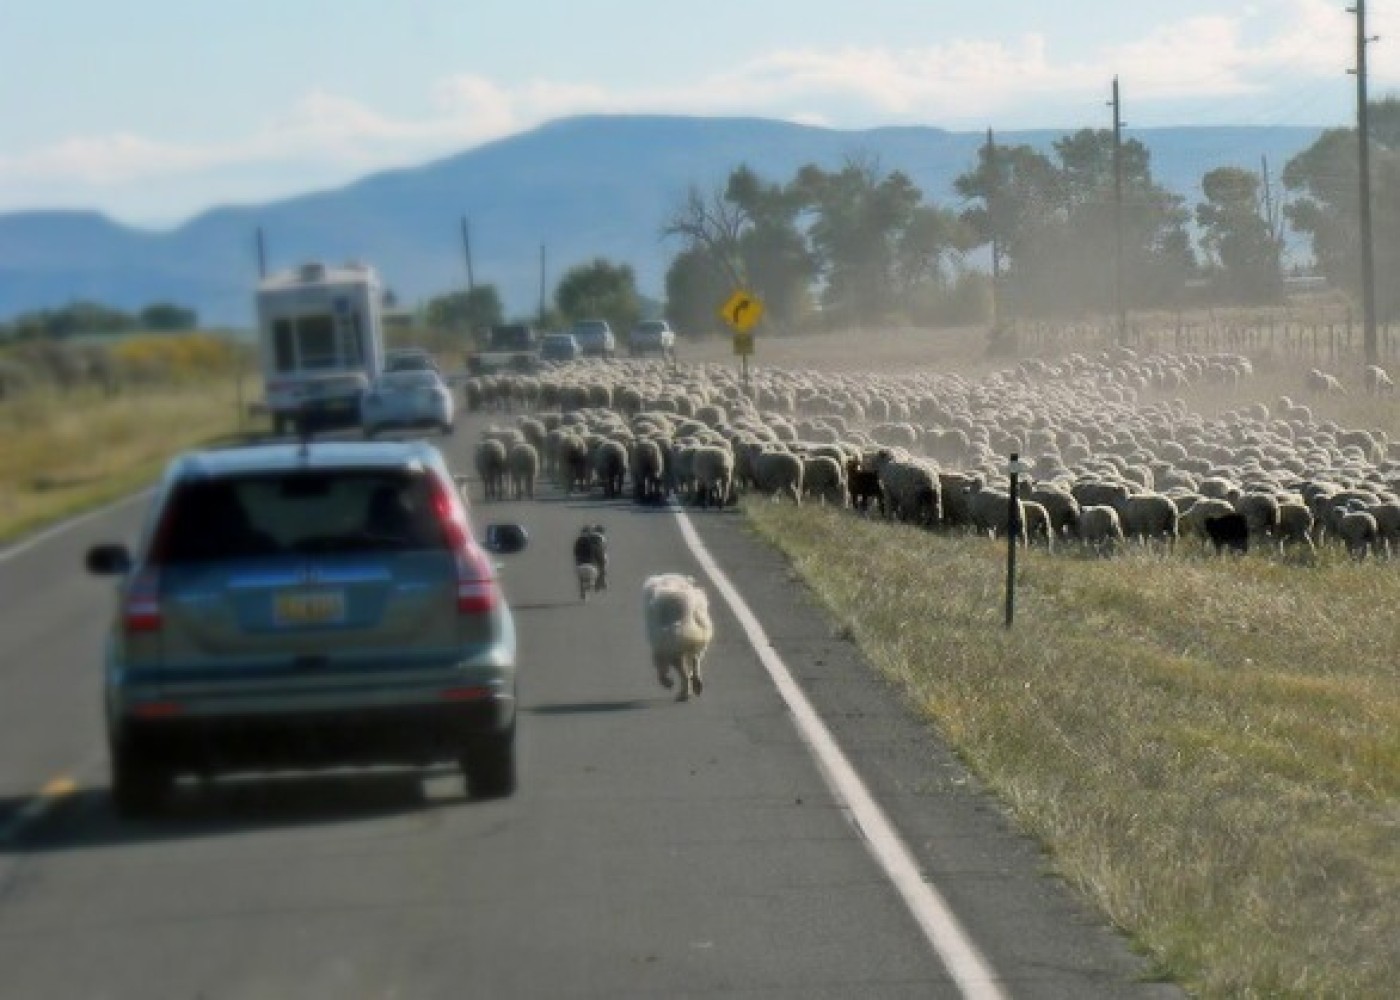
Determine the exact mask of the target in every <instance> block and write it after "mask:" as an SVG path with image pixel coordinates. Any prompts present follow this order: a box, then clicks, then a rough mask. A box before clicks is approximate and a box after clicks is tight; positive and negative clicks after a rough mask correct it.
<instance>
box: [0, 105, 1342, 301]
mask: <svg viewBox="0 0 1400 1000" xmlns="http://www.w3.org/2000/svg"><path fill="white" fill-rule="evenodd" d="M1320 131H1321V129H1319V128H1311V127H1297V126H1277V127H1245V126H1241V127H1229V126H1212V127H1200V128H1195V127H1179V128H1160V129H1138V130H1133V131H1132V132H1131V133H1130V136H1131V137H1133V138H1136V139H1139V140H1140V141H1142V142H1143V143H1144V144H1146V145H1147V146H1148V148H1149V149H1150V150H1151V152H1152V165H1153V171H1154V174H1155V175H1156V177H1157V178H1158V180H1159V181H1160V182H1161V183H1162V184H1164V185H1165V186H1166V187H1168V188H1170V189H1171V190H1173V191H1176V192H1178V193H1179V194H1182V195H1183V196H1185V197H1186V198H1187V200H1188V202H1189V203H1191V204H1192V205H1194V204H1195V202H1196V201H1197V200H1199V198H1200V179H1201V176H1202V175H1203V174H1204V173H1205V172H1206V171H1208V170H1210V169H1212V168H1214V167H1217V166H1222V165H1234V166H1241V167H1247V168H1249V169H1254V170H1257V169H1259V166H1260V162H1261V157H1264V158H1267V160H1268V163H1269V166H1270V170H1271V171H1272V173H1273V175H1274V176H1275V177H1277V176H1278V175H1279V174H1280V173H1281V172H1282V169H1283V166H1284V164H1285V163H1286V162H1287V161H1288V160H1289V159H1290V158H1291V157H1292V156H1294V155H1295V154H1297V153H1298V152H1300V151H1301V150H1303V149H1304V148H1306V147H1307V146H1308V145H1309V144H1311V143H1312V142H1313V140H1314V139H1316V137H1317V136H1318V135H1319V133H1320ZM1063 134H1064V131H1063V130H1053V131H1052V130H1044V131H1024V132H998V133H997V141H998V142H999V143H1003V144H1016V143H1026V144H1028V145H1031V146H1034V147H1036V148H1039V149H1045V150H1048V149H1049V147H1050V145H1051V144H1052V143H1053V142H1054V141H1055V140H1056V139H1057V138H1059V137H1060V136H1062V135H1063ZM984 141H985V136H984V134H982V133H980V132H948V131H944V130H942V129H937V128H925V127H900V128H878V129H869V130H863V131H841V130H836V129H828V128H819V127H813V126H807V125H796V124H792V123H788V122H780V121H770V120H764V119H756V118H689V117H665V116H583V117H577V118H568V119H562V120H559V121H556V122H552V123H550V124H546V125H543V126H541V127H539V128H536V129H534V130H532V131H529V132H525V133H521V134H519V135H515V136H511V137H509V138H505V139H501V140H498V141H495V142H491V143H486V144H484V145H481V146H478V147H475V148H473V149H470V150H467V151H466V152H463V153H460V154H457V155H455V156H450V157H447V158H445V159H441V160H437V161H435V162H432V163H428V164H425V165H423V166H421V167H416V168H412V169H405V170H392V171H385V172H383V173H378V174H373V175H371V176H368V177H366V178H364V179H362V180H360V181H357V182H355V183H353V184H350V185H348V186H346V187H343V188H339V189H336V190H331V191H322V192H317V193H313V194H307V195H302V196H299V197H294V198H287V199H283V200H280V201H274V202H269V203H267V204H264V205H245V206H231V207H222V208H215V209H211V210H209V211H207V212H204V213H202V214H200V215H198V216H195V217H194V218H192V219H190V220H189V221H188V222H186V223H185V224H183V225H181V226H179V227H178V228H176V229H173V230H171V231H168V232H151V231H146V230H141V229H136V228H132V227H129V226H125V225H121V224H119V223H117V222H114V221H112V220H111V219H108V218H107V217H105V216H103V215H101V214H98V213H93V212H66V211H42V212H14V213H8V214H0V318H4V317H8V316H11V315H13V314H14V313H17V312H21V311H24V310H28V309H36V308H43V307H51V306H57V305H62V304H64V303H66V302H68V301H70V300H72V299H75V298H90V299H95V300H98V301H101V302H104V303H107V304H110V305H112V306H115V307H118V308H122V309H128V310H134V309H138V308H140V307H142V306H144V305H146V304H148V303H150V302H152V301H157V300H169V301H174V302H178V303H181V304H185V305H190V306H193V307H195V308H196V309H198V310H199V313H200V316H201V317H202V318H203V319H204V320H205V321H206V322H212V323H219V324H224V325H230V326H247V325H250V324H251V322H252V304H251V299H252V286H253V282H254V281H255V280H256V277H257V263H256V254H255V250H254V232H255V230H256V229H257V227H259V226H261V227H263V230H264V232H265V233H266V238H267V245H268V255H269V264H270V266H272V267H274V268H278V267H286V266H290V265H292V264H295V263H297V262H300V261H302V260H305V259H326V260H330V261H340V260H346V259H351V258H356V259H361V260H365V261H369V262H371V263H373V264H374V265H376V266H377V267H378V268H379V271H380V273H381V274H382V275H383V277H384V278H385V280H386V282H387V283H388V284H389V286H390V287H392V288H393V289H394V290H395V292H396V293H397V294H398V296H399V298H400V300H401V301H402V302H404V303H412V302H415V301H418V300H421V299H423V298H426V297H428V296H431V295H435V294H439V293H441V292H443V291H447V290H452V289H455V288H460V287H462V286H464V285H465V266H464V263H463V259H462V248H461V242H460V240H461V236H460V228H459V226H460V223H459V219H460V218H461V216H463V215H466V216H468V217H469V218H470V220H471V235H472V251H473V262H474V265H475V268H474V269H475V274H476V279H477V281H478V282H492V283H495V284H496V285H497V286H498V287H499V288H500V289H501V292H502V294H503V296H504V298H505V301H506V307H507V310H508V311H510V312H512V313H525V312H530V311H533V309H534V308H535V305H536V304H537V301H538V296H539V248H540V245H541V244H545V245H546V246H547V247H548V253H547V260H548V283H549V287H550V289H551V290H552V288H553V285H554V283H555V281H556V280H557V279H558V277H559V276H560V275H561V274H563V272H564V270H565V269H567V268H568V267H570V266H572V265H574V264H577V263H580V262H583V261H586V260H590V259H592V258H593V257H596V256H600V255H601V256H605V257H608V258H611V259H613V260H618V261H624V262H627V263H630V264H631V265H632V266H633V267H634V268H635V269H636V271H637V275H638V279H639V283H640V285H641V286H642V290H643V291H644V292H646V293H648V294H651V295H655V296H658V297H660V295H661V292H662V286H663V278H664V275H665V271H666V267H667V265H668V264H669V262H670V259H671V257H672V256H673V255H674V254H675V252H676V250H677V249H678V248H677V246H675V245H674V244H668V243H664V242H663V241H662V240H661V238H660V235H659V234H660V229H661V226H662V224H663V222H664V221H665V219H666V217H667V216H668V215H669V214H671V212H673V211H674V209H675V208H676V206H677V205H678V204H679V202H680V200H681V198H682V196H683V195H684V193H685V191H686V189H687V187H688V186H689V185H690V184H692V183H698V184H701V185H702V186H706V187H708V186H711V185H713V184H717V183H720V182H722V181H723V180H724V178H725V177H726V176H727V175H728V173H729V171H730V170H731V169H732V168H733V167H735V166H736V165H738V164H739V163H741V162H747V163H748V164H749V165H750V166H752V167H753V168H754V169H755V170H757V171H758V172H759V173H760V174H761V175H763V176H765V177H767V178H770V179H772V180H787V179H789V178H790V177H791V176H792V174H793V173H794V172H795V171H796V170H797V168H798V167H800V166H802V165H803V164H805V163H817V164H819V165H821V166H824V167H828V168H830V167H837V166H839V165H840V163H841V162H842V160H843V159H845V158H846V157H847V156H850V155H852V154H856V153H860V154H873V155H874V156H876V157H878V159H879V163H880V165H881V166H882V167H883V168H884V169H887V170H893V169H899V170H903V171H905V172H906V173H907V174H909V175H910V176H911V177H912V178H913V179H914V181H915V183H917V184H918V185H919V187H920V188H922V190H923V191H924V194H925V197H927V198H930V199H933V200H937V201H941V202H944V203H952V202H953V199H954V197H955V196H954V194H953V191H952V182H953V179H954V178H955V177H956V176H957V175H959V174H961V173H963V172H964V171H966V170H968V169H970V168H971V167H972V166H973V165H974V164H975V162H976V156H977V148H978V146H979V145H981V144H982V143H983V142H984Z"/></svg>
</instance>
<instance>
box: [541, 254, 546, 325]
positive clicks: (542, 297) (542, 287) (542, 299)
mask: <svg viewBox="0 0 1400 1000" xmlns="http://www.w3.org/2000/svg"><path fill="white" fill-rule="evenodd" d="M544 275H545V248H544V244H543V243H541V244H540V326H544V315H545V307H544V303H545V297H544V284H545V281H544Z"/></svg>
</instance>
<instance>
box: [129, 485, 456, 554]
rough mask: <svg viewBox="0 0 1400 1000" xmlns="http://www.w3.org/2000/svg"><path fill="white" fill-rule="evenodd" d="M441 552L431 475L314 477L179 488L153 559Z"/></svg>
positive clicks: (441, 536) (442, 540) (442, 543)
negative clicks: (436, 550)
mask: <svg viewBox="0 0 1400 1000" xmlns="http://www.w3.org/2000/svg"><path fill="white" fill-rule="evenodd" d="M445 548H447V540H446V534H445V532H444V530H443V527H442V524H441V523H440V521H439V519H438V517H437V514H436V512H435V511H434V507H433V491H432V484H431V483H430V482H429V478H428V474H426V473H417V472H408V471H405V470H387V469H343V470H342V469H315V470H299V471H296V472H287V473H277V474H263V475H253V476H245V477H226V478H220V479H215V480H208V481H200V482H189V483H185V484H183V485H181V486H179V487H177V488H176V491H175V492H174V494H173V495H172V496H171V499H170V502H169V504H168V506H167V508H166V513H165V515H164V517H163V518H162V522H161V527H160V530H159V532H158V534H157V541H156V544H155V546H154V547H153V551H152V552H151V557H150V561H151V562H152V563H153V564H155V565H171V564H183V563H202V562H216V561H220V560H225V559H241V558H252V559H255V558H259V557H266V556H276V555H312V554H322V553H362V552H385V551H390V552H412V551H421V550H425V549H427V550H433V549H445Z"/></svg>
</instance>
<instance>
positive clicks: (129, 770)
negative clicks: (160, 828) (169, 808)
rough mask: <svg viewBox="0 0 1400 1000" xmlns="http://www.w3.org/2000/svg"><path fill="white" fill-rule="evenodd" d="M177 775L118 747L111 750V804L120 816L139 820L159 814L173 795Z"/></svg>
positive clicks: (123, 746)
mask: <svg viewBox="0 0 1400 1000" xmlns="http://www.w3.org/2000/svg"><path fill="white" fill-rule="evenodd" d="M173 783H174V775H173V774H171V772H170V771H169V770H167V769H166V768H163V767H160V766H158V765H156V764H154V763H152V762H151V761H150V760H148V759H146V758H145V757H143V756H141V755H140V754H138V753H137V752H136V751H135V750H133V749H132V748H131V747H129V746H126V745H124V744H121V743H118V744H116V745H114V746H113V747H112V804H113V806H115V807H116V810H117V815H119V816H122V817H124V818H126V819H140V818H141V817H144V816H153V815H155V814H157V813H159V812H160V810H161V807H162V806H163V805H164V804H165V801H166V799H167V798H168V797H169V795H170V787H171V785H172V784H173Z"/></svg>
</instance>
